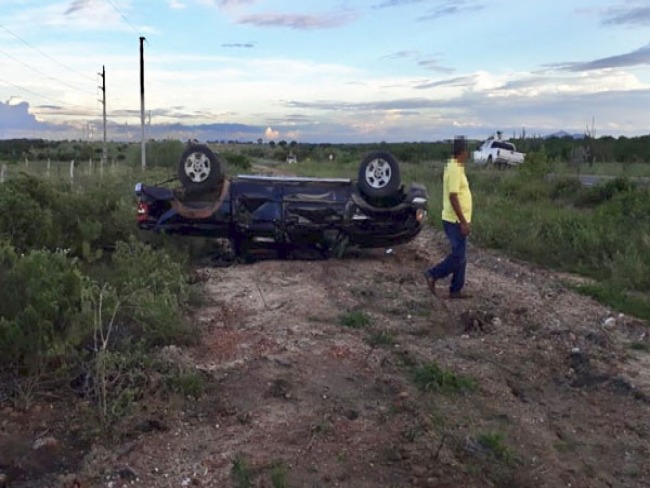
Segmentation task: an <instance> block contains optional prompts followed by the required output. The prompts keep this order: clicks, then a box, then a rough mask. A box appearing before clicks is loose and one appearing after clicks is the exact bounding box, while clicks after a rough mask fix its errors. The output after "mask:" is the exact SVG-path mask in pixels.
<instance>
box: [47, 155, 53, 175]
mask: <svg viewBox="0 0 650 488" xmlns="http://www.w3.org/2000/svg"><path fill="white" fill-rule="evenodd" d="M50 166H52V162H51V161H50V158H47V177H48V178H49V177H50Z"/></svg>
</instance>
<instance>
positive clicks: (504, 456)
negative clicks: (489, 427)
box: [476, 432, 515, 462]
mask: <svg viewBox="0 0 650 488" xmlns="http://www.w3.org/2000/svg"><path fill="white" fill-rule="evenodd" d="M505 438H506V436H505V434H504V433H502V432H485V433H482V434H479V436H478V437H477V439H476V440H477V441H478V443H479V445H480V446H481V447H483V448H484V449H486V450H487V451H488V452H490V454H491V455H492V456H494V457H495V458H496V459H498V460H500V461H505V462H511V461H513V460H514V459H515V453H514V451H513V450H512V449H511V448H510V447H508V445H506V443H505Z"/></svg>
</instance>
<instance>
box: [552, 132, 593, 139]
mask: <svg viewBox="0 0 650 488" xmlns="http://www.w3.org/2000/svg"><path fill="white" fill-rule="evenodd" d="M552 137H557V138H558V139H562V138H564V137H570V138H571V139H584V138H585V135H584V134H569V133H568V132H567V131H564V130H561V131H559V132H554V133H553V134H549V135H547V136H544V139H550V138H552Z"/></svg>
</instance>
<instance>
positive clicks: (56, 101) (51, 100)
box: [0, 78, 90, 110]
mask: <svg viewBox="0 0 650 488" xmlns="http://www.w3.org/2000/svg"><path fill="white" fill-rule="evenodd" d="M0 82H2V83H5V84H7V85H10V86H13V87H14V88H16V89H18V90H21V91H24V92H27V93H31V94H32V95H36V96H37V97H39V98H42V99H44V100H49V101H50V102H54V103H56V104H58V105H65V106H68V107H72V108H80V109H83V110H90V108H89V107H87V106H85V107H84V106H81V105H73V104H69V103H67V102H62V101H61V100H55V99H54V98H51V97H48V96H47V95H43V94H41V93H38V92H35V91H34V90H30V89H29V88H25V87H23V86H19V85H16V84H15V83H12V82H10V81H7V80H4V79H2V78H0Z"/></svg>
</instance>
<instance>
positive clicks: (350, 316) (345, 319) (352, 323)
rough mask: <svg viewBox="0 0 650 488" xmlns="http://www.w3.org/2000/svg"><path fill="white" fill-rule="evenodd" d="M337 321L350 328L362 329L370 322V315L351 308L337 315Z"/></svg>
mask: <svg viewBox="0 0 650 488" xmlns="http://www.w3.org/2000/svg"><path fill="white" fill-rule="evenodd" d="M339 323H340V324H341V325H343V326H345V327H350V328H351V329H363V328H365V327H369V326H370V325H371V324H372V320H371V319H370V317H369V316H368V315H367V314H366V313H364V312H363V311H361V310H353V311H351V312H348V313H347V314H345V315H342V316H341V317H339Z"/></svg>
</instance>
